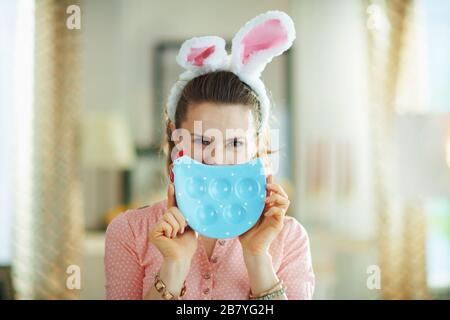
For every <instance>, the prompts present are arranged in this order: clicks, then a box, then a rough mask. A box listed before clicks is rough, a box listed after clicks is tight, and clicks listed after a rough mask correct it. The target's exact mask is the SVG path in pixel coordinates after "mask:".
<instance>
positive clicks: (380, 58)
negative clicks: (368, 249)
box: [367, 0, 429, 299]
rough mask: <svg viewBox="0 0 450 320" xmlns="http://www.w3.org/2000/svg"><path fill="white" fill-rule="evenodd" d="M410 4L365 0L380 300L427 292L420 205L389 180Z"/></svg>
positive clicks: (420, 296) (419, 296)
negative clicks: (399, 81)
mask: <svg viewBox="0 0 450 320" xmlns="http://www.w3.org/2000/svg"><path fill="white" fill-rule="evenodd" d="M413 9H414V2H413V0H389V1H377V0H369V1H368V11H367V13H368V15H369V17H368V30H369V55H370V67H371V68H370V77H371V79H370V90H371V104H372V106H371V120H372V129H373V130H372V133H373V142H374V153H373V154H374V159H373V163H374V167H373V177H374V183H375V206H376V208H375V209H376V212H377V216H378V238H379V239H378V240H379V241H378V244H379V250H378V251H379V260H380V269H381V279H382V281H381V298H383V299H427V298H428V297H429V296H428V291H427V284H426V263H425V262H426V260H425V253H426V251H425V230H426V221H425V214H424V210H423V208H422V204H421V203H420V202H414V201H411V200H408V199H402V198H400V197H399V196H398V194H396V190H395V188H394V180H393V178H394V177H395V174H394V172H393V170H394V169H393V160H394V159H393V156H394V150H393V148H394V145H393V129H394V125H393V121H394V115H395V109H396V105H395V101H396V95H397V87H398V79H399V73H400V67H401V65H402V61H403V58H404V56H405V53H406V51H407V50H406V45H407V43H406V41H405V39H406V37H407V35H408V32H409V31H410V30H411V28H412V27H413V23H414V22H413V20H412V19H411V17H412V12H413ZM409 39H410V38H409Z"/></svg>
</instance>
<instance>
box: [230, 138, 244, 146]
mask: <svg viewBox="0 0 450 320" xmlns="http://www.w3.org/2000/svg"><path fill="white" fill-rule="evenodd" d="M243 145H244V142H243V141H242V140H238V139H234V140H233V141H232V142H230V146H232V147H234V148H238V147H241V146H243Z"/></svg>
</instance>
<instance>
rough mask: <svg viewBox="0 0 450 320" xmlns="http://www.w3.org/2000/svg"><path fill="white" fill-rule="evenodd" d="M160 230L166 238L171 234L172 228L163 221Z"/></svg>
mask: <svg viewBox="0 0 450 320" xmlns="http://www.w3.org/2000/svg"><path fill="white" fill-rule="evenodd" d="M160 223H161V230H162V232H163V233H164V235H165V236H166V237H167V238H170V235H171V234H172V226H171V225H170V224H169V223H168V222H166V221H165V220H161V222H160Z"/></svg>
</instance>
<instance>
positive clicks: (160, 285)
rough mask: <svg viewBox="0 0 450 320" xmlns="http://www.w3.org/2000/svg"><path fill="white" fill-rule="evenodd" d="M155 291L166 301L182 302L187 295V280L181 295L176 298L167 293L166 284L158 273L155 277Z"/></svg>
mask: <svg viewBox="0 0 450 320" xmlns="http://www.w3.org/2000/svg"><path fill="white" fill-rule="evenodd" d="M155 289H156V291H158V292H159V293H161V296H162V297H163V299H164V300H181V298H182V297H183V296H184V294H185V293H186V280H185V281H184V283H183V288H181V292H180V295H179V296H178V297H176V296H175V295H174V294H172V293H170V292H169V291H167V288H166V284H165V283H164V282H163V281H162V280H161V278H160V277H159V271H158V273H157V274H156V275H155Z"/></svg>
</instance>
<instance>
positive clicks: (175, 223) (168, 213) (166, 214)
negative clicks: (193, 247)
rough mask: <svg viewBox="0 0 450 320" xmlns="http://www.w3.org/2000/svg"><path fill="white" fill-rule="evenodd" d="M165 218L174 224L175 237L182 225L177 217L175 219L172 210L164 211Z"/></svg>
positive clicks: (173, 236)
mask: <svg viewBox="0 0 450 320" xmlns="http://www.w3.org/2000/svg"><path fill="white" fill-rule="evenodd" d="M163 219H164V220H165V221H166V222H168V223H169V224H170V225H171V226H172V235H171V238H175V237H176V235H177V233H178V230H180V225H179V224H178V221H177V219H175V217H174V216H173V214H172V212H170V211H167V212H166V213H164V215H163Z"/></svg>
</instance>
